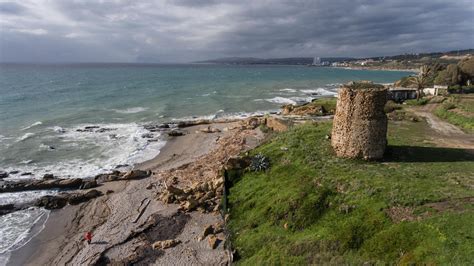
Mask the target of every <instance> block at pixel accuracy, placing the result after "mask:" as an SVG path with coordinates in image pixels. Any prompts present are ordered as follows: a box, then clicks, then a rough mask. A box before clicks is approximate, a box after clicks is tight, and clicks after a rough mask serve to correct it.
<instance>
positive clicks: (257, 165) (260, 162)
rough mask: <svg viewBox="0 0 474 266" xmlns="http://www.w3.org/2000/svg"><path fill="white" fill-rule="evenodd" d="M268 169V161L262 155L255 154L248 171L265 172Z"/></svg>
mask: <svg viewBox="0 0 474 266" xmlns="http://www.w3.org/2000/svg"><path fill="white" fill-rule="evenodd" d="M268 168H270V160H268V158H267V157H265V156H264V155H263V154H257V155H255V156H254V157H252V159H251V160H250V170H252V171H254V172H260V171H265V170H267V169H268Z"/></svg>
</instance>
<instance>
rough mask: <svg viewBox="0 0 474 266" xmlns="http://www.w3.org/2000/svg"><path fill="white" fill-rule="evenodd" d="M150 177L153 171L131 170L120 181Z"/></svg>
mask: <svg viewBox="0 0 474 266" xmlns="http://www.w3.org/2000/svg"><path fill="white" fill-rule="evenodd" d="M150 175H151V171H143V170H131V171H128V172H127V173H125V174H124V175H123V176H122V178H120V179H123V180H130V179H141V178H145V177H149V176H150Z"/></svg>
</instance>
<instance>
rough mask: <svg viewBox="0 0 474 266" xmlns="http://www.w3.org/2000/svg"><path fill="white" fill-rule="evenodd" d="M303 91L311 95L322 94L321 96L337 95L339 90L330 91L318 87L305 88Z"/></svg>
mask: <svg viewBox="0 0 474 266" xmlns="http://www.w3.org/2000/svg"><path fill="white" fill-rule="evenodd" d="M300 91H301V92H302V93H305V94H311V95H321V96H336V95H337V92H335V91H330V90H328V89H325V88H317V89H305V90H300Z"/></svg>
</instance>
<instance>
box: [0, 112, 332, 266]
mask: <svg viewBox="0 0 474 266" xmlns="http://www.w3.org/2000/svg"><path fill="white" fill-rule="evenodd" d="M296 110H297V112H296V113H292V112H294V110H290V111H288V112H287V113H286V114H285V115H286V116H290V117H291V118H288V117H285V116H281V115H280V116H279V115H271V116H266V117H263V116H261V117H251V118H248V119H245V120H232V121H230V120H222V121H209V120H198V121H189V122H179V123H176V124H160V125H148V126H147V127H148V128H147V129H148V130H149V131H151V132H154V131H160V132H165V133H166V134H167V136H168V139H167V144H166V145H165V147H164V148H163V149H162V150H161V151H160V154H159V155H158V156H157V157H156V158H155V159H153V160H150V161H147V162H144V163H142V164H139V165H137V166H136V167H135V169H133V170H131V171H124V172H122V171H118V170H117V171H113V172H111V173H107V174H101V175H97V176H95V177H93V178H89V179H61V178H55V177H54V176H45V177H44V178H43V179H40V180H37V179H36V180H34V179H31V180H23V181H18V182H13V181H1V182H2V184H1V187H0V193H1V192H14V191H22V190H38V189H57V190H59V191H60V192H59V193H57V194H56V195H54V196H43V197H41V198H40V199H39V200H36V201H34V202H30V203H26V204H23V205H21V206H16V205H13V204H11V205H8V206H6V205H4V206H0V210H1V211H2V212H3V213H8V212H11V211H15V210H18V209H22V208H27V207H30V206H38V207H44V208H46V209H51V210H52V212H51V214H50V217H49V219H48V220H47V222H46V224H45V228H44V230H42V231H41V232H40V233H39V234H38V235H37V236H36V237H34V238H33V239H32V240H31V241H30V242H29V243H27V244H26V245H25V246H23V247H22V248H20V249H18V250H16V251H14V252H13V253H12V254H11V256H10V260H9V264H11V265H18V264H22V265H23V264H25V265H43V264H49V265H50V264H53V265H64V264H71V265H79V264H80V265H83V264H93V265H94V264H95V265H99V264H100V265H102V264H116V263H120V264H121V265H122V264H128V263H133V264H135V263H138V264H160V265H162V264H166V265H169V264H173V265H194V264H206V265H207V264H212V265H214V264H218V265H222V264H228V263H229V262H230V261H231V260H232V252H231V251H229V250H227V249H226V248H225V246H226V244H225V242H226V229H225V228H226V226H225V224H226V219H225V212H223V211H222V208H221V207H222V199H223V194H224V190H225V187H224V182H225V180H224V172H225V171H229V170H232V169H235V168H239V167H244V166H243V164H244V163H243V162H242V161H241V160H240V159H239V158H240V157H239V156H240V155H242V154H243V153H244V152H245V151H248V150H250V149H252V148H254V147H256V146H257V145H259V143H260V142H261V141H262V140H263V139H264V138H265V133H263V131H265V132H267V131H268V130H270V131H284V130H286V129H287V128H288V127H290V126H292V125H293V124H295V123H300V122H302V121H306V120H308V119H310V120H311V119H312V118H308V117H306V118H304V119H298V118H296V117H295V116H298V117H300V118H302V117H304V116H305V114H304V112H302V111H301V110H302V109H301V108H297V109H296ZM308 110H309V112H310V114H309V115H310V116H311V115H313V113H317V115H318V116H320V115H321V114H322V113H323V112H324V110H320V109H314V108H309V109H308ZM314 119H327V118H326V117H317V118H314ZM93 130H98V129H93ZM145 137H146V136H145ZM87 231H90V232H92V234H93V241H92V243H91V244H90V245H88V244H87V243H85V242H84V241H83V234H84V233H85V232H87Z"/></svg>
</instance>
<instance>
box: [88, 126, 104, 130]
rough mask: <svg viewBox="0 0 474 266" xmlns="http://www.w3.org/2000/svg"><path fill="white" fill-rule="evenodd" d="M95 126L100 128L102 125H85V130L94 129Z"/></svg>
mask: <svg viewBox="0 0 474 266" xmlns="http://www.w3.org/2000/svg"><path fill="white" fill-rule="evenodd" d="M94 128H100V127H99V126H87V127H84V129H85V130H89V129H94Z"/></svg>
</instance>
